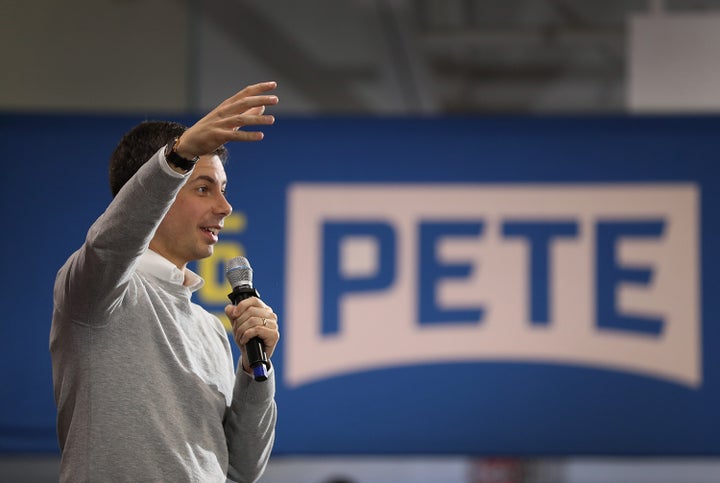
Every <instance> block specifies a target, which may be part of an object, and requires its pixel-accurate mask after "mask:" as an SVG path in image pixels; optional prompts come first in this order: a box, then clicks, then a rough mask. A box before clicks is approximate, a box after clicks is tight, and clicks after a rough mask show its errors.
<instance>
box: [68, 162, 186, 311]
mask: <svg viewBox="0 0 720 483" xmlns="http://www.w3.org/2000/svg"><path fill="white" fill-rule="evenodd" d="M163 163H165V164H167V163H166V162H165V159H164V156H163V154H162V149H160V150H158V152H157V153H155V155H153V157H152V158H151V159H150V160H148V161H147V162H146V163H145V164H143V165H142V167H140V169H139V170H138V171H137V173H135V175H134V176H133V177H132V178H131V179H130V180H129V181H128V182H127V183H126V184H125V186H123V188H122V189H121V190H120V192H119V193H118V194H117V195H116V196H115V198H114V199H113V201H112V202H111V203H110V205H109V206H108V207H107V209H106V210H105V212H104V213H103V214H102V215H101V216H100V217H99V218H98V219H97V221H95V223H93V225H92V226H91V227H90V229H89V231H88V233H87V236H86V238H85V243H84V244H83V245H82V247H81V248H80V249H79V250H77V251H76V252H75V253H74V254H73V255H72V256H70V258H69V259H68V261H67V262H66V263H65V265H64V266H63V267H62V268H61V269H60V272H59V273H58V277H57V280H56V284H55V295H56V309H58V308H60V309H61V310H62V311H63V312H65V313H64V318H66V319H71V320H73V321H75V322H78V323H84V324H93V322H95V321H103V320H106V317H105V315H106V314H108V313H109V312H111V311H112V310H113V307H115V305H116V304H118V303H119V302H120V301H121V300H122V298H123V295H124V293H125V289H126V288H127V285H128V281H129V280H130V277H131V275H132V272H133V270H134V268H135V265H136V263H137V260H138V259H139V258H140V256H141V255H142V254H143V253H144V252H145V251H146V250H147V248H148V246H149V244H150V240H151V239H152V237H153V235H154V234H155V231H156V230H157V227H158V225H159V224H160V222H161V221H162V219H163V217H164V216H165V214H166V213H167V211H168V209H169V208H170V206H171V205H172V203H173V201H174V200H175V196H176V195H177V192H178V191H179V190H180V188H181V187H182V185H183V184H184V183H185V180H186V179H187V177H186V176H182V175H180V174H177V173H173V172H171V171H170V170H169V169H167V170H166V169H164V168H163V166H162V164H163Z"/></svg>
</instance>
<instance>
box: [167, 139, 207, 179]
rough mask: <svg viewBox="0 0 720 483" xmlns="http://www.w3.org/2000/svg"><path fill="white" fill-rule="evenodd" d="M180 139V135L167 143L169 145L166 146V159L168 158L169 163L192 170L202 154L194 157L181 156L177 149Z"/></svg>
mask: <svg viewBox="0 0 720 483" xmlns="http://www.w3.org/2000/svg"><path fill="white" fill-rule="evenodd" d="M178 139H180V137H176V138H175V139H173V140H172V141H170V142H169V143H167V146H165V159H167V160H168V162H169V163H172V164H173V165H174V166H177V167H178V168H180V169H184V170H185V171H190V170H191V169H193V168H194V167H195V163H197V162H198V159H200V156H195V157H194V158H192V159H187V158H183V157H182V156H180V155H179V154H178V153H177V151H175V146H177V142H178Z"/></svg>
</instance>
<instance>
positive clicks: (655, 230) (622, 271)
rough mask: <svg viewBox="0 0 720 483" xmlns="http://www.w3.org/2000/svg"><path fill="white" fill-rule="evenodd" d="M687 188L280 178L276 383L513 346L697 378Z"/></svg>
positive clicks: (694, 265) (505, 352)
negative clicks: (283, 202)
mask: <svg viewBox="0 0 720 483" xmlns="http://www.w3.org/2000/svg"><path fill="white" fill-rule="evenodd" d="M698 198H699V191H698V188H697V187H696V186H695V185H693V184H688V183H678V184H652V183H650V184H587V185H586V184H557V185H530V184H517V185H500V184H494V185H465V184H460V185H432V184H428V185H425V184H420V185H408V184H399V185H391V184H332V183H330V184H295V185H292V186H291V187H290V192H289V196H288V231H287V233H288V238H287V242H286V247H287V250H288V258H287V274H286V275H287V277H286V284H287V287H288V290H287V301H286V303H287V305H286V320H285V335H284V338H285V343H286V346H285V347H286V348H285V350H286V352H285V354H286V356H285V357H286V359H285V361H286V362H285V367H284V368H283V371H282V374H283V377H284V378H285V382H286V383H288V384H289V385H290V386H298V385H303V384H306V383H309V382H313V381H316V380H320V379H324V378H328V377H333V376H338V375H341V374H348V373H352V372H360V371H365V370H370V369H377V368H381V367H391V366H398V365H412V364H427V363H440V362H443V361H448V362H457V361H487V360H495V361H500V360H504V361H509V360H515V361H525V362H527V361H541V362H546V363H555V364H565V365H576V366H592V367H597V368H605V369H609V370H614V371H624V372H630V373H636V374H642V375H646V376H650V377H656V378H660V379H664V380H668V381H671V382H674V383H678V384H682V385H686V386H689V387H698V386H700V385H701V384H702V367H701V353H700V351H701V340H700V334H701V332H700V320H699V303H700V301H699V297H700V295H699V267H698V257H699V254H698V237H699V233H698V230H699V228H698V216H699V215H698V202H699V201H698ZM319 360H321V361H323V363H322V364H318V363H317V361H319Z"/></svg>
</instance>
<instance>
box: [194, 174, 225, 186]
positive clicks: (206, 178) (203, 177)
mask: <svg viewBox="0 0 720 483" xmlns="http://www.w3.org/2000/svg"><path fill="white" fill-rule="evenodd" d="M197 181H207V182H208V183H212V184H218V181H217V179H215V178H213V177H212V176H208V175H206V174H201V175H198V176H197V177H196V178H193V179H191V180H190V182H191V183H195V182H197ZM220 185H221V186H225V185H227V181H223V182H222V183H220Z"/></svg>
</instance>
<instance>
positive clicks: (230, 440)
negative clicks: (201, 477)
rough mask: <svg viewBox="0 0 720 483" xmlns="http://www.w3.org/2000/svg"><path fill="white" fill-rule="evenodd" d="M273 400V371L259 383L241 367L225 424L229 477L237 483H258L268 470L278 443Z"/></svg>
mask: <svg viewBox="0 0 720 483" xmlns="http://www.w3.org/2000/svg"><path fill="white" fill-rule="evenodd" d="M274 397H275V371H274V370H271V371H270V372H269V373H268V379H267V380H266V381H263V382H257V381H255V380H254V379H253V378H252V377H251V376H249V375H248V374H246V373H245V372H244V371H243V370H242V368H241V367H239V368H238V370H237V374H236V376H235V387H234V389H233V398H232V404H231V405H230V407H228V408H227V410H226V412H225V420H224V422H223V425H224V427H225V438H226V440H227V445H228V455H229V462H230V464H229V467H228V477H229V478H231V479H232V480H234V481H237V482H253V481H257V479H258V478H260V476H261V475H262V474H263V472H264V471H265V467H266V466H267V462H268V459H269V458H270V452H271V451H272V447H273V443H274V440H275V423H276V421H277V406H276V404H275V399H274Z"/></svg>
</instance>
